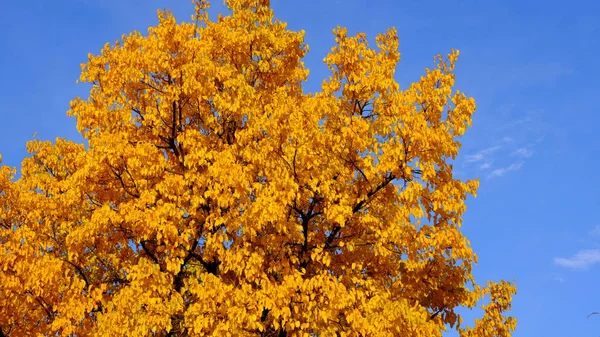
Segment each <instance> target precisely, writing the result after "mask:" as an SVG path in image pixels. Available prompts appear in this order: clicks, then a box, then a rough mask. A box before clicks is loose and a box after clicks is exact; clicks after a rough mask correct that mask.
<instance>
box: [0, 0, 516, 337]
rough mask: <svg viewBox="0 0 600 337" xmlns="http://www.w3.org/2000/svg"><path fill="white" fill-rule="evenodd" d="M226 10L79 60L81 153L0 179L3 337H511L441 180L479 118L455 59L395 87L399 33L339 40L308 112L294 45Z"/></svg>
mask: <svg viewBox="0 0 600 337" xmlns="http://www.w3.org/2000/svg"><path fill="white" fill-rule="evenodd" d="M226 3H227V5H228V6H229V8H230V9H231V10H232V14H231V15H229V16H220V17H219V18H218V20H217V21H211V20H209V18H208V16H207V14H206V11H207V8H208V3H207V2H206V1H196V12H195V15H194V16H193V22H191V23H177V22H176V20H175V18H174V17H173V16H172V15H171V13H169V12H159V15H158V17H159V23H158V25H157V26H155V27H151V28H150V29H149V30H148V34H147V36H144V35H142V34H141V33H138V32H134V33H132V34H130V35H127V36H123V38H122V39H121V40H119V41H117V42H115V43H114V44H112V45H111V44H107V45H106V46H105V47H104V48H103V49H102V51H101V53H100V54H99V55H90V56H89V61H88V62H87V63H86V64H84V65H83V66H82V74H81V78H80V80H81V81H82V82H87V83H91V84H92V85H93V86H92V88H91V90H90V95H89V98H87V99H81V98H77V99H75V100H74V101H72V103H71V109H70V111H69V113H68V114H69V115H70V116H74V117H76V119H77V128H78V130H79V131H80V132H81V133H82V135H83V136H84V137H85V140H86V142H87V144H86V145H85V146H84V145H83V144H76V143H73V142H70V141H67V140H63V139H57V140H56V141H55V142H44V141H38V140H34V141H32V142H30V143H29V144H28V146H27V148H28V151H29V152H30V156H29V157H28V158H27V159H25V160H24V161H23V164H22V169H21V173H22V175H21V177H20V178H19V179H15V178H14V174H15V171H14V170H12V169H9V168H7V167H2V168H1V169H0V205H1V207H0V226H1V227H0V268H2V273H0V329H1V334H2V335H4V336H34V335H40V336H57V335H61V336H67V335H71V336H290V337H291V336H427V337H430V336H440V335H441V334H442V333H443V331H445V330H446V329H447V327H448V326H450V327H454V328H456V329H458V330H459V331H460V333H461V335H462V336H465V337H475V336H481V337H483V336H510V332H511V331H512V330H514V328H515V320H514V318H510V317H505V316H503V315H504V312H505V311H506V310H508V309H509V307H510V298H511V295H512V294H514V292H515V288H514V286H513V285H511V284H509V283H506V282H501V283H498V284H490V285H489V286H488V287H486V288H483V289H481V288H479V286H477V285H476V284H475V281H474V279H473V277H472V274H471V269H472V267H473V265H474V264H475V263H476V256H475V254H474V252H473V251H472V249H471V247H470V246H469V242H468V241H467V239H466V238H465V237H464V236H463V234H462V233H461V232H460V230H459V227H460V225H461V218H462V215H463V213H464V212H465V199H466V198H467V196H468V195H469V194H471V195H474V194H475V191H476V189H477V186H478V183H477V181H461V180H459V179H456V178H455V177H454V176H453V170H452V165H450V164H449V159H451V158H455V156H456V155H457V153H458V150H459V148H460V142H459V141H458V138H459V137H460V136H461V135H463V133H464V132H465V131H466V129H467V128H468V127H469V126H470V124H471V115H472V114H473V112H474V111H475V103H474V100H473V99H472V98H470V97H468V96H466V95H465V94H463V93H461V92H459V91H457V90H455V89H454V88H453V86H454V73H453V70H454V65H455V62H456V60H457V57H458V51H452V52H451V53H450V54H449V55H447V57H441V56H438V57H436V58H435V66H434V67H433V69H427V70H426V72H425V74H424V75H423V77H422V78H421V79H420V80H419V81H418V82H416V83H413V84H411V85H410V86H409V87H407V88H404V89H400V87H399V85H398V83H397V82H396V81H395V80H394V72H395V69H396V65H397V63H398V61H399V59H400V54H399V52H398V37H397V34H396V31H395V30H394V29H390V30H388V31H387V32H385V33H384V34H381V35H379V36H377V37H376V39H375V42H376V48H372V47H371V46H369V44H368V42H367V37H366V36H365V34H362V33H359V34H357V35H356V36H349V35H348V33H347V31H346V29H344V28H337V29H335V30H334V34H335V41H336V46H335V47H334V48H333V49H332V50H331V52H330V53H329V55H327V57H325V59H324V62H325V63H326V64H327V66H328V67H329V69H330V71H331V75H330V77H329V78H328V79H326V80H325V81H323V84H322V91H321V92H317V93H312V94H308V93H304V92H303V89H302V85H303V83H304V82H305V81H306V79H307V76H308V70H307V69H306V68H305V67H304V64H303V62H302V58H303V57H304V56H305V54H306V53H307V52H308V47H307V46H306V45H305V44H304V42H303V41H304V40H303V35H304V32H294V31H290V30H288V29H286V24H285V23H283V22H280V21H277V20H275V19H274V16H273V12H272V10H271V8H270V7H269V1H268V0H253V1H252V0H228V1H226ZM486 294H490V296H491V302H490V304H488V305H487V306H486V307H485V316H484V317H483V318H482V319H481V320H478V321H477V322H476V324H475V327H474V328H472V329H469V328H460V327H458V324H456V323H458V322H460V317H459V316H458V315H457V314H456V313H455V309H456V308H457V307H461V306H466V307H473V306H475V305H476V304H477V302H478V300H479V299H480V297H481V296H483V295H486Z"/></svg>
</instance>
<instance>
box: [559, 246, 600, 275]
mask: <svg viewBox="0 0 600 337" xmlns="http://www.w3.org/2000/svg"><path fill="white" fill-rule="evenodd" d="M596 263H600V249H589V250H582V251H580V252H578V253H577V254H575V255H573V256H571V257H567V258H564V257H556V258H554V264H556V265H559V266H561V267H565V268H569V269H573V270H586V269H588V268H590V267H591V266H593V265H594V264H596Z"/></svg>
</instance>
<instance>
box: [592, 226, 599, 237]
mask: <svg viewBox="0 0 600 337" xmlns="http://www.w3.org/2000/svg"><path fill="white" fill-rule="evenodd" d="M590 234H592V235H594V236H600V225H598V226H596V228H594V229H592V231H591V232H590Z"/></svg>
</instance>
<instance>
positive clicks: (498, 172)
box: [488, 163, 523, 178]
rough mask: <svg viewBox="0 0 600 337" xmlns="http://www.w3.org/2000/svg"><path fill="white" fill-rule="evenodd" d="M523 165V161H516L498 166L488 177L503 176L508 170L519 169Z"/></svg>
mask: <svg viewBox="0 0 600 337" xmlns="http://www.w3.org/2000/svg"><path fill="white" fill-rule="evenodd" d="M521 167H523V163H514V164H511V165H510V166H507V167H502V168H498V169H495V170H493V171H492V173H491V174H490V175H489V176H488V178H494V177H502V176H503V175H505V174H506V173H508V172H512V171H518V170H519V169H521Z"/></svg>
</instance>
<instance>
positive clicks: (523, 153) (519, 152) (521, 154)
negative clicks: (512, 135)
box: [512, 147, 533, 158]
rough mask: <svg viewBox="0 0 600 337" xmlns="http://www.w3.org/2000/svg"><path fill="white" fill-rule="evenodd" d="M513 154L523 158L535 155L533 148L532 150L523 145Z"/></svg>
mask: <svg viewBox="0 0 600 337" xmlns="http://www.w3.org/2000/svg"><path fill="white" fill-rule="evenodd" d="M512 154H513V156H519V157H522V158H530V157H531V156H533V150H530V149H528V148H526V147H522V148H520V149H517V150H515V151H514V152H513V153H512Z"/></svg>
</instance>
